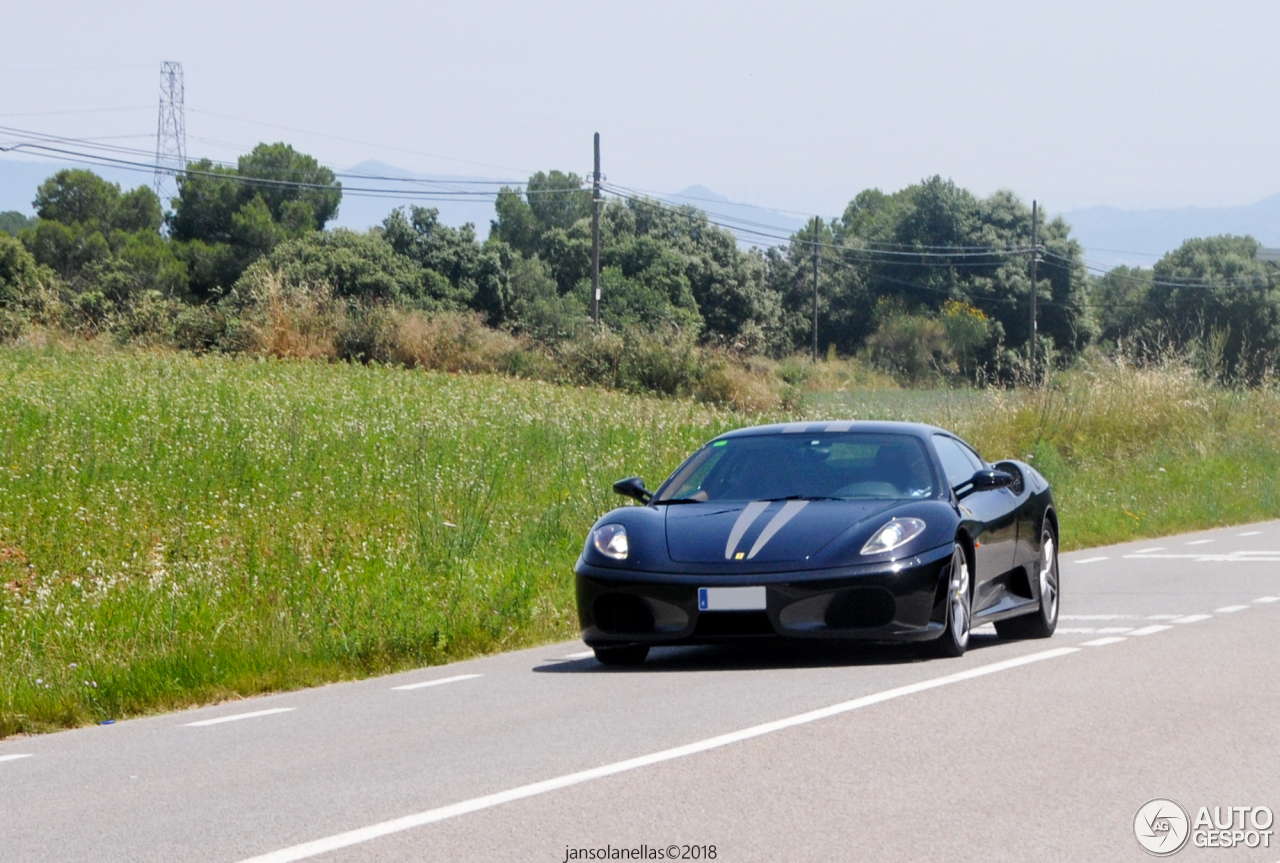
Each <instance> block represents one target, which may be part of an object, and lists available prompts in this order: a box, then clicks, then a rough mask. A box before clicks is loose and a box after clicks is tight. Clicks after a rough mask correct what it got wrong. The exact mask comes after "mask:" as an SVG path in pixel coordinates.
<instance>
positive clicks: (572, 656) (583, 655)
mask: <svg viewBox="0 0 1280 863" xmlns="http://www.w3.org/2000/svg"><path fill="white" fill-rule="evenodd" d="M595 655H596V652H595V651H594V650H584V651H582V652H581V653H570V654H567V655H565V656H562V657H561V659H586V658H587V657H589V656H595Z"/></svg>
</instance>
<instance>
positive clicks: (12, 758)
mask: <svg viewBox="0 0 1280 863" xmlns="http://www.w3.org/2000/svg"><path fill="white" fill-rule="evenodd" d="M30 757H31V753H30V752H24V753H22V754H21V755H0V761H17V760H18V759H19V758H30Z"/></svg>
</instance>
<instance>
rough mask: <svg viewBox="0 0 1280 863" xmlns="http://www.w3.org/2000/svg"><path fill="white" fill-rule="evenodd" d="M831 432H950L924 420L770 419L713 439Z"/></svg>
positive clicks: (926, 435) (918, 434) (922, 433)
mask: <svg viewBox="0 0 1280 863" xmlns="http://www.w3.org/2000/svg"><path fill="white" fill-rule="evenodd" d="M832 432H865V433H868V434H906V435H911V436H912V437H928V436H929V435H932V434H948V435H950V434H952V433H951V432H949V431H947V430H946V429H941V428H938V427H937V426H931V425H926V424H924V423H905V422H889V421H879V420H815V421H812V422H809V421H806V422H794V423H772V424H770V425H761V426H747V427H746V428H740V429H735V430H734V431H731V432H725V433H724V434H722V435H720V436H718V437H717V438H716V440H724V439H726V438H732V437H749V436H754V435H771V434H830V433H832Z"/></svg>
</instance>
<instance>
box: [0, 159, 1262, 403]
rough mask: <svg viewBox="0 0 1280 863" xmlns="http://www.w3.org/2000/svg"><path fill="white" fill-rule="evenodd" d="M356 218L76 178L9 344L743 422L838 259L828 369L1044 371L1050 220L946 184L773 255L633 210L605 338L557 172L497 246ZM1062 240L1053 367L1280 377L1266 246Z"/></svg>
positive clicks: (294, 200) (292, 195)
mask: <svg viewBox="0 0 1280 863" xmlns="http://www.w3.org/2000/svg"><path fill="white" fill-rule="evenodd" d="M341 200H342V186H341V183H340V182H338V180H337V178H336V176H335V175H334V173H333V172H332V171H330V170H329V169H327V168H325V167H323V166H322V165H320V164H319V163H318V162H316V160H315V159H313V158H312V157H310V156H307V155H305V154H302V153H299V152H297V151H295V150H294V149H293V148H292V147H290V146H288V145H286V144H282V143H278V144H261V145H259V146H258V147H257V148H255V149H254V150H253V152H252V153H250V154H248V155H246V156H243V157H241V158H240V160H239V161H238V163H237V165H236V166H235V167H227V166H221V165H216V164H213V163H212V162H210V161H208V160H202V161H199V162H193V163H191V164H190V165H189V166H188V168H187V170H186V172H185V173H184V174H182V175H180V176H179V177H178V194H177V196H176V197H175V198H174V199H173V200H172V201H170V202H169V205H170V208H169V209H168V210H166V209H165V207H164V206H163V205H162V202H161V201H160V200H159V199H158V198H157V196H156V195H155V194H154V193H153V192H152V191H151V190H150V189H149V188H147V187H145V186H140V187H139V188H136V189H133V190H130V191H124V190H122V189H120V187H119V186H117V185H116V184H113V183H109V182H107V181H106V180H104V179H102V178H101V177H99V176H97V175H96V174H94V173H93V172H91V171H87V170H64V171H59V172H58V173H56V174H55V175H54V176H52V177H50V178H49V179H48V180H47V181H45V182H44V183H43V184H42V185H41V186H40V188H39V190H38V192H37V195H36V199H35V201H34V202H33V203H34V208H35V210H36V218H34V219H27V218H25V217H23V216H21V215H20V214H17V213H6V214H0V337H3V338H13V337H16V336H19V335H20V334H21V333H22V332H24V331H25V330H26V329H27V328H29V327H31V326H42V327H47V328H57V329H61V330H66V331H70V332H76V333H83V334H86V335H93V334H98V333H112V334H114V335H115V336H117V337H119V338H121V339H125V340H135V341H151V342H160V343H168V344H172V345H175V346H178V347H182V348H188V349H194V350H223V351H257V352H264V353H274V354H279V355H297V356H331V357H335V358H342V359H352V360H361V361H387V362H400V363H405V364H408V365H425V366H436V367H440V366H447V367H454V368H474V369H488V368H492V369H499V370H504V371H509V372H512V373H517V374H532V375H539V376H543V377H550V378H556V379H567V380H575V381H580V382H591V383H603V384H605V385H608V386H624V387H625V386H632V387H635V388H641V389H654V390H659V391H663V392H682V393H693V394H695V395H703V396H706V397H708V398H713V399H719V398H722V397H723V391H724V390H725V387H726V386H727V385H726V384H725V383H724V381H723V378H724V376H725V374H727V372H726V371H725V370H726V369H727V368H729V367H731V366H732V367H733V368H734V369H737V370H738V372H741V371H742V369H743V368H748V369H750V368H751V367H752V363H751V362H747V363H746V364H745V365H744V363H743V358H749V357H756V358H765V359H761V360H757V361H755V365H754V368H756V369H757V371H758V370H759V369H760V368H762V367H763V366H762V365H761V364H762V363H765V364H767V358H772V359H773V360H774V361H776V360H780V359H782V358H785V357H788V356H790V355H793V354H796V353H799V352H804V351H807V350H808V349H809V347H810V345H811V339H812V333H811V327H812V314H813V309H812V303H813V296H814V283H813V278H814V276H813V270H814V268H813V261H814V258H815V256H816V258H817V263H818V267H817V269H818V285H817V295H818V342H819V345H820V348H821V350H822V353H823V354H824V356H841V357H857V358H859V359H860V360H861V361H862V362H863V363H864V364H867V365H872V366H875V367H878V368H881V369H883V370H885V371H887V372H890V373H892V374H893V375H895V376H897V377H898V378H899V379H901V380H904V381H911V382H916V381H922V380H936V379H938V378H939V377H941V378H963V379H968V380H975V381H1007V380H1012V379H1015V378H1017V377H1018V376H1020V375H1023V374H1025V373H1026V372H1027V371H1028V368H1027V355H1028V350H1027V344H1028V339H1029V335H1030V301H1031V290H1032V282H1031V257H1032V214H1031V211H1030V208H1029V207H1027V206H1026V205H1025V204H1024V203H1023V202H1022V201H1020V200H1019V199H1018V198H1017V197H1016V196H1014V195H1013V194H1011V193H1009V192H997V193H995V194H993V195H991V196H990V197H987V198H980V197H978V196H975V195H973V194H972V193H970V192H968V191H966V190H964V189H961V188H958V187H957V186H956V185H955V184H954V183H951V182H949V181H945V180H942V179H941V178H939V177H934V178H931V179H928V180H925V181H923V182H921V183H919V184H916V185H913V186H909V187H907V188H906V189H903V190H901V191H898V192H895V193H893V194H885V193H882V192H880V191H878V190H867V191H864V192H861V193H859V194H858V195H857V196H856V197H855V198H854V199H853V200H852V201H851V202H850V203H849V205H848V207H846V209H845V211H844V212H843V213H842V214H841V215H840V216H839V217H838V218H835V219H831V220H828V221H826V222H822V221H820V220H819V222H818V223H817V224H816V225H815V224H812V223H811V224H810V225H809V226H807V227H806V228H805V229H804V230H802V231H799V232H797V233H796V234H794V235H793V236H792V237H791V238H790V240H789V241H787V242H784V243H781V244H780V245H778V246H775V247H772V248H768V249H764V250H760V249H751V250H744V249H742V248H741V247H740V246H739V244H738V242H737V238H736V237H735V235H734V234H733V233H732V232H731V231H729V230H728V229H726V228H724V227H721V226H718V225H716V224H714V223H713V221H712V220H711V219H709V218H708V216H707V214H705V213H703V212H701V211H699V210H697V209H694V208H692V207H672V206H669V205H667V204H664V203H661V202H658V201H655V200H651V199H645V198H636V197H611V198H609V199H608V200H607V201H606V202H605V203H604V205H603V207H602V214H601V235H602V244H601V279H600V281H601V293H602V300H601V316H602V320H603V324H604V328H603V331H601V330H597V329H596V328H595V327H593V326H592V324H591V321H590V320H589V317H588V310H589V308H590V288H591V281H590V276H591V213H592V200H591V192H590V190H589V189H587V188H585V186H584V183H583V181H582V179H581V178H579V177H577V176H575V175H573V174H567V173H562V172H559V171H550V172H545V173H543V172H540V173H538V174H535V175H534V176H533V177H530V178H529V181H528V183H527V184H526V185H525V187H524V188H523V189H517V188H504V189H502V190H501V191H500V192H499V193H498V194H497V201H496V211H497V218H496V219H495V220H494V222H493V223H492V225H491V228H490V231H489V236H488V238H487V239H486V240H485V241H484V242H480V241H479V239H478V237H477V235H476V233H475V229H474V227H473V226H471V225H466V226H463V227H462V228H451V227H448V226H446V225H442V224H441V223H440V222H439V220H438V218H437V213H436V211H435V210H432V209H426V208H421V207H412V208H408V209H396V210H393V211H392V212H391V213H390V214H389V215H388V216H387V218H386V219H385V220H384V221H383V223H382V224H381V225H380V226H378V227H376V228H373V229H371V230H369V231H366V232H353V231H348V230H344V229H337V230H326V229H325V225H326V224H327V223H328V222H330V221H331V220H332V219H333V218H334V216H335V215H336V214H337V212H338V208H339V206H340V205H341ZM1038 241H1039V244H1040V245H1039V247H1040V254H1039V260H1038V264H1037V273H1038V281H1037V303H1038V308H1039V327H1038V337H1037V344H1038V347H1039V356H1040V357H1041V359H1042V362H1044V363H1046V364H1053V365H1065V364H1068V363H1070V362H1072V361H1073V360H1074V359H1075V358H1076V357H1078V356H1079V355H1080V354H1081V353H1082V352H1084V351H1086V350H1088V349H1090V348H1091V347H1095V346H1101V347H1103V348H1108V349H1119V350H1124V351H1126V352H1128V353H1129V354H1130V355H1131V356H1133V357H1135V358H1138V359H1140V360H1141V359H1151V358H1158V357H1164V356H1167V355H1168V354H1170V353H1171V352H1172V353H1182V354H1188V353H1194V354H1195V355H1196V356H1197V357H1198V358H1199V359H1200V360H1201V361H1202V362H1203V364H1204V366H1205V367H1206V368H1207V369H1210V370H1212V371H1213V372H1214V373H1215V374H1218V375H1221V376H1223V377H1227V378H1232V379H1236V378H1246V379H1249V380H1257V379H1259V378H1260V377H1262V376H1264V375H1266V374H1268V373H1269V371H1270V369H1271V368H1272V366H1273V364H1274V360H1275V357H1276V353H1277V350H1280V293H1278V292H1277V280H1276V277H1275V275H1274V273H1273V270H1274V269H1275V268H1274V267H1272V266H1271V265H1269V264H1264V263H1261V262H1259V261H1257V260H1256V259H1255V257H1254V253H1255V251H1256V248H1257V243H1256V242H1255V241H1253V240H1252V239H1250V238H1247V237H1245V238H1240V237H1221V238H1213V239H1207V240H1193V241H1188V242H1187V243H1186V244H1184V246H1183V247H1182V248H1181V249H1179V250H1177V251H1175V252H1172V253H1170V254H1169V255H1167V256H1165V258H1164V259H1162V260H1161V261H1160V262H1159V263H1157V264H1156V265H1155V267H1154V268H1153V269H1152V270H1135V269H1126V268H1118V269H1116V270H1113V271H1112V272H1110V273H1108V274H1106V275H1105V276H1101V277H1094V276H1091V275H1090V274H1089V273H1088V271H1087V269H1086V266H1085V263H1084V261H1083V257H1082V250H1081V248H1080V246H1079V244H1078V243H1077V242H1076V241H1075V240H1073V239H1072V238H1071V236H1070V227H1069V226H1068V225H1067V224H1066V223H1065V222H1064V221H1062V220H1061V219H1053V220H1050V221H1048V222H1047V223H1042V224H1040V225H1039V226H1038ZM717 375H718V376H719V377H717ZM758 376H759V375H758V374H757V377H758ZM716 381H719V383H716Z"/></svg>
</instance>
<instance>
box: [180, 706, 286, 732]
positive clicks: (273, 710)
mask: <svg viewBox="0 0 1280 863" xmlns="http://www.w3.org/2000/svg"><path fill="white" fill-rule="evenodd" d="M297 709H298V708H296V707H273V708H271V709H270V710H255V711H253V712H252V713H233V714H231V715H230V716H219V717H218V718H216V719H201V720H200V721H199V722H188V723H186V725H185V727H187V728H201V727H203V726H205V725H221V724H222V723H224V722H239V721H240V720H241V719H255V718H257V717H259V716H270V715H272V714H273V713H288V712H289V711H291V710H297Z"/></svg>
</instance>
